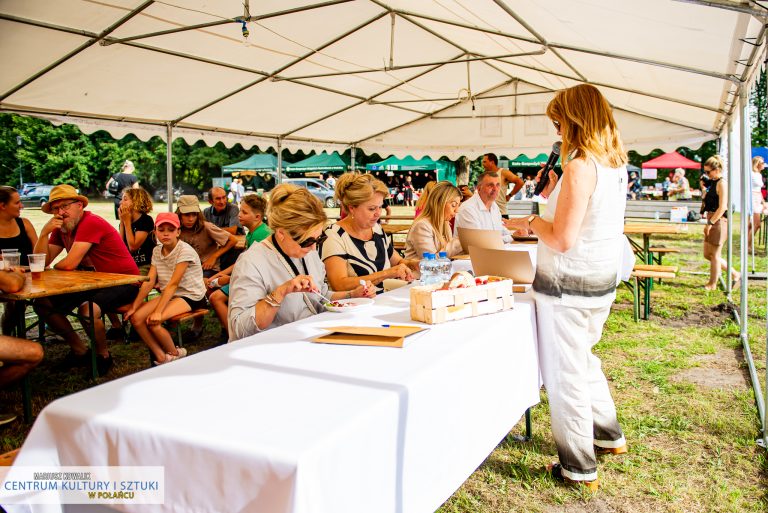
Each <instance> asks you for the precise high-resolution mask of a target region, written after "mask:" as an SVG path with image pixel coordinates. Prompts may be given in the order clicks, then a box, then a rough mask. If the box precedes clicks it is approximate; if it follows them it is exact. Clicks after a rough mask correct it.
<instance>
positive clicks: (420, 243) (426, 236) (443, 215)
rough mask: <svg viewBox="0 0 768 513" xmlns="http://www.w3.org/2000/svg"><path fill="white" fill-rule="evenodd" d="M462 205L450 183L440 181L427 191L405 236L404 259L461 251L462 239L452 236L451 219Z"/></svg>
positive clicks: (459, 195) (458, 192) (456, 253)
mask: <svg viewBox="0 0 768 513" xmlns="http://www.w3.org/2000/svg"><path fill="white" fill-rule="evenodd" d="M459 205H461V191H459V189H458V188H457V187H456V186H455V185H453V184H452V183H451V182H439V183H438V184H437V185H435V186H434V187H433V188H432V190H431V191H430V193H429V197H428V198H427V201H426V202H425V203H424V206H423V210H422V211H421V212H420V213H419V215H418V217H416V220H415V221H414V222H413V225H411V229H410V230H409V231H408V237H407V238H406V239H405V258H413V259H417V260H418V259H420V258H421V257H422V255H423V254H424V253H434V254H437V253H439V252H441V251H445V252H446V253H448V256H449V257H451V256H454V255H458V254H459V253H461V242H460V241H459V238H458V237H453V236H452V235H453V231H452V230H451V225H450V221H451V219H453V218H454V217H455V216H456V211H457V210H458V209H459Z"/></svg>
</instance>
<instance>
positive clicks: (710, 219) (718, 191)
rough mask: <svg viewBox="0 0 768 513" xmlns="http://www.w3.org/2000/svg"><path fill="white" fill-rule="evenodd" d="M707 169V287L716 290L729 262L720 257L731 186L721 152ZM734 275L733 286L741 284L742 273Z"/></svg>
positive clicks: (705, 233)
mask: <svg viewBox="0 0 768 513" xmlns="http://www.w3.org/2000/svg"><path fill="white" fill-rule="evenodd" d="M704 172H705V173H707V175H708V176H709V180H710V182H709V188H708V189H707V193H706V194H705V195H704V199H703V202H702V203H703V204H702V207H701V210H702V212H703V213H704V215H706V216H707V226H705V227H704V258H706V259H707V260H708V261H709V282H707V284H706V285H705V286H704V288H705V289H707V290H715V289H716V288H717V283H718V282H719V281H720V271H721V270H726V269H727V268H728V264H727V263H726V261H725V260H723V257H722V256H720V255H721V253H722V252H723V244H724V243H725V239H726V238H727V236H728V227H727V225H726V222H725V220H726V218H727V215H728V209H727V206H728V189H727V188H726V185H725V180H724V179H723V160H722V159H721V158H720V157H719V156H718V155H714V156H712V157H710V158H708V159H707V161H706V162H705V163H704ZM731 278H732V279H733V286H734V287H736V286H738V284H739V281H740V280H741V275H740V274H739V273H737V272H736V271H735V270H734V271H733V272H732V275H731Z"/></svg>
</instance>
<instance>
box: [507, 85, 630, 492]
mask: <svg viewBox="0 0 768 513" xmlns="http://www.w3.org/2000/svg"><path fill="white" fill-rule="evenodd" d="M547 116H548V117H549V118H550V119H551V120H552V122H553V123H554V125H555V128H556V129H557V133H558V135H560V136H562V140H563V142H562V152H561V154H562V155H563V174H562V176H561V177H560V178H559V179H558V177H557V175H556V174H555V173H554V172H553V171H550V172H549V175H548V178H549V184H547V186H546V187H545V189H544V191H543V193H542V195H543V196H545V197H548V205H547V212H546V214H545V215H543V216H542V217H539V216H537V215H531V216H529V217H527V218H522V219H513V220H510V221H508V222H507V223H505V224H506V225H507V228H509V229H511V230H512V229H527V230H528V231H529V232H533V233H535V234H536V235H537V236H538V237H539V245H538V257H537V268H536V277H535V279H534V282H533V289H534V297H535V299H536V311H537V327H538V343H539V364H540V367H541V374H542V377H543V379H544V386H545V387H546V389H547V394H548V397H549V406H550V416H551V419H552V433H553V436H554V439H555V443H556V445H557V452H558V456H559V458H560V462H559V463H553V464H552V465H549V466H548V467H547V469H548V470H549V471H550V472H551V474H552V476H553V477H555V478H556V479H559V480H562V481H566V482H568V483H572V484H580V485H585V486H586V487H587V488H588V489H589V490H592V491H595V490H597V488H598V479H597V461H596V458H595V454H596V453H612V454H622V453H625V452H626V451H627V448H626V440H625V439H624V435H623V433H622V431H621V427H620V426H619V423H618V421H617V419H616V407H615V406H614V403H613V399H612V397H611V393H610V390H609V389H608V383H607V381H606V379H605V375H604V374H603V372H602V370H601V368H600V365H601V363H600V359H599V358H598V357H597V356H595V355H594V354H592V347H593V346H594V345H595V344H597V342H599V341H600V338H601V336H602V331H603V325H604V323H605V320H606V319H607V318H608V314H609V312H610V309H611V304H612V303H613V300H614V298H615V297H616V285H617V283H618V276H619V269H620V267H621V261H622V254H623V248H624V241H623V237H624V235H623V224H624V209H625V206H626V191H627V169H626V163H627V156H626V152H625V151H624V147H623V144H622V142H621V140H620V138H619V132H618V129H617V128H616V122H615V120H614V119H613V113H612V111H611V107H610V105H609V104H608V102H607V101H606V100H605V98H604V97H603V96H602V95H601V94H600V92H599V91H598V90H597V89H596V88H595V87H593V86H591V85H587V84H583V85H578V86H576V87H572V88H569V89H565V90H562V91H559V92H558V93H557V94H556V95H555V97H554V99H553V100H552V101H551V102H550V104H549V105H548V106H547Z"/></svg>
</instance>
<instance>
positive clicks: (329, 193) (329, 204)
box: [283, 178, 336, 208]
mask: <svg viewBox="0 0 768 513" xmlns="http://www.w3.org/2000/svg"><path fill="white" fill-rule="evenodd" d="M283 183H292V184H294V185H298V186H299V187H304V188H305V189H308V190H309V192H311V193H312V194H314V195H315V197H316V198H317V199H319V200H320V201H321V202H322V203H323V205H325V207H326V208H333V207H335V206H336V200H335V199H334V198H333V189H331V188H330V187H329V186H328V184H327V183H325V182H324V181H322V180H316V179H314V178H286V179H284V180H283Z"/></svg>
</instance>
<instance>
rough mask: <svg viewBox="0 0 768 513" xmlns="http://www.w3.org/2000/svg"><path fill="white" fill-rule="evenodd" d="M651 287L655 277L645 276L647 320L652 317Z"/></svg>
mask: <svg viewBox="0 0 768 513" xmlns="http://www.w3.org/2000/svg"><path fill="white" fill-rule="evenodd" d="M651 287H653V278H645V317H644V319H645V320H646V321H647V320H648V319H650V317H651Z"/></svg>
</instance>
